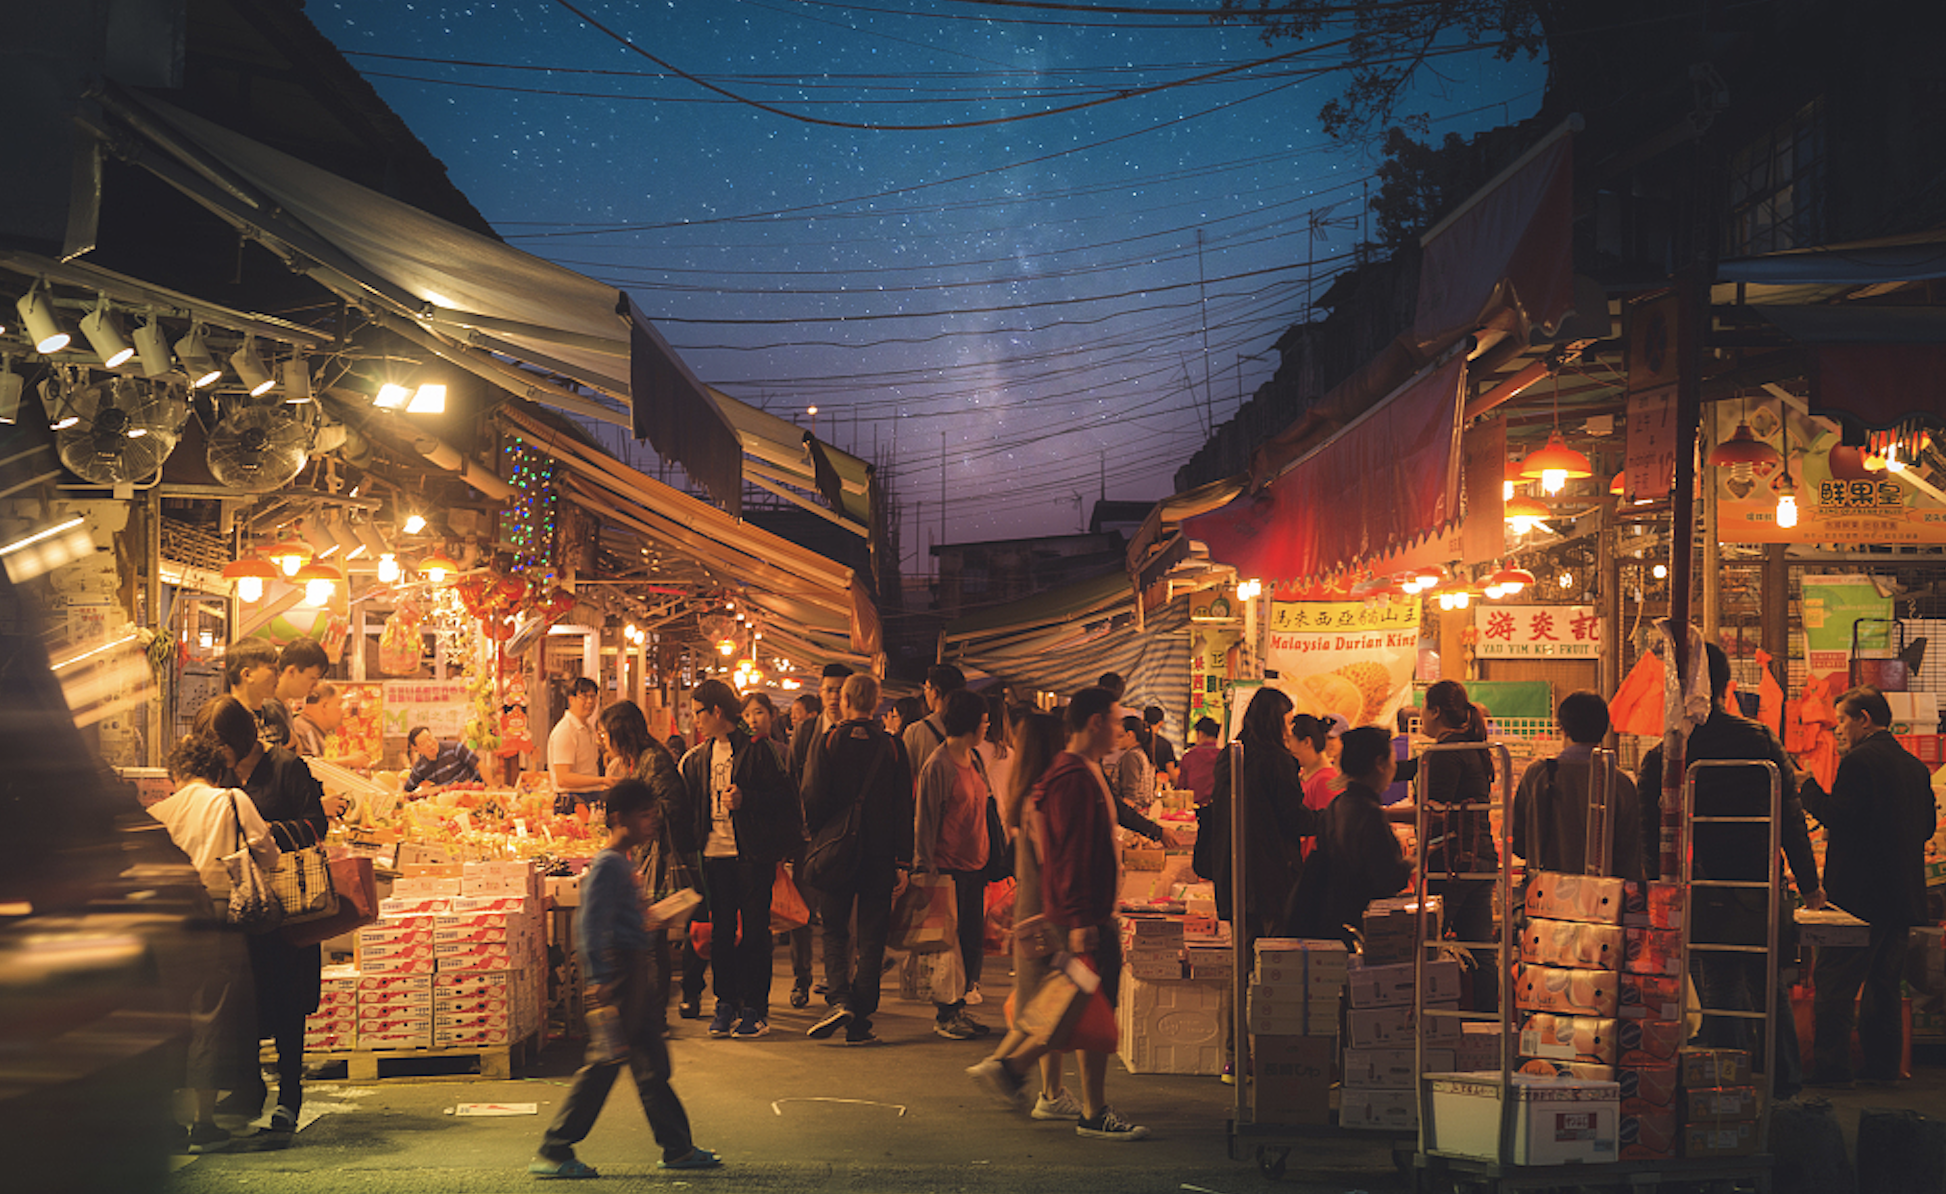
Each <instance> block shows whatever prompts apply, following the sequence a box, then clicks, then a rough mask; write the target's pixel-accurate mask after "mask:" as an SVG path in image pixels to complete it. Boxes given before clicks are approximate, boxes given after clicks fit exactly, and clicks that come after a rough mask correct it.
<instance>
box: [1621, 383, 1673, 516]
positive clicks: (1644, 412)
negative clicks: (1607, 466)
mask: <svg viewBox="0 0 1946 1194" xmlns="http://www.w3.org/2000/svg"><path fill="white" fill-rule="evenodd" d="M1627 451H1628V456H1627V469H1628V476H1627V477H1625V478H1624V479H1623V481H1622V487H1623V490H1624V491H1625V492H1626V493H1627V494H1628V495H1629V496H1630V497H1632V498H1634V499H1636V500H1637V501H1648V500H1650V499H1652V498H1661V497H1668V496H1669V486H1670V484H1671V483H1672V482H1673V481H1674V480H1675V477H1676V387H1674V386H1663V387H1661V388H1660V389H1655V390H1649V391H1647V392H1646V393H1641V394H1630V395H1629V396H1628V449H1627Z"/></svg>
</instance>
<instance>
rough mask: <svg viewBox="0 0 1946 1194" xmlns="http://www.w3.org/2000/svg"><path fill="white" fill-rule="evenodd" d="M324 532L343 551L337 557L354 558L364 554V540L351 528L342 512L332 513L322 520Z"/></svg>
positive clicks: (343, 558) (342, 558)
mask: <svg viewBox="0 0 1946 1194" xmlns="http://www.w3.org/2000/svg"><path fill="white" fill-rule="evenodd" d="M324 533H325V534H327V535H330V536H331V539H332V541H333V542H335V543H336V544H337V545H338V550H339V551H341V552H343V553H344V554H343V555H341V556H339V557H338V558H339V559H341V560H355V559H357V558H358V557H359V556H360V555H362V554H364V551H365V543H364V541H363V540H361V539H360V538H359V537H358V535H357V533H356V532H355V531H353V530H352V529H351V524H350V523H348V522H346V521H345V518H344V516H343V515H342V514H333V515H331V516H330V517H328V518H326V519H325V520H324Z"/></svg>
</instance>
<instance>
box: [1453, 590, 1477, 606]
mask: <svg viewBox="0 0 1946 1194" xmlns="http://www.w3.org/2000/svg"><path fill="white" fill-rule="evenodd" d="M1471 604H1473V594H1471V593H1469V592H1467V591H1466V590H1465V589H1461V590H1460V591H1459V592H1457V593H1455V594H1453V608H1454V609H1465V608H1466V607H1467V606H1469V605H1471Z"/></svg>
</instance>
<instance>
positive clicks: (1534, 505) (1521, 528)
mask: <svg viewBox="0 0 1946 1194" xmlns="http://www.w3.org/2000/svg"><path fill="white" fill-rule="evenodd" d="M1503 513H1504V517H1505V518H1506V520H1507V527H1508V529H1510V530H1512V531H1513V533H1514V534H1516V535H1525V534H1527V533H1528V532H1529V531H1532V530H1533V529H1534V528H1535V527H1538V526H1539V525H1541V523H1543V522H1545V521H1547V520H1548V519H1549V518H1552V517H1553V516H1554V512H1553V511H1552V510H1549V509H1548V508H1547V507H1546V506H1543V505H1542V504H1541V503H1540V502H1538V501H1536V500H1534V499H1533V498H1530V497H1517V498H1515V499H1514V500H1513V501H1511V502H1508V503H1507V504H1506V508H1505V510H1504V512H1503Z"/></svg>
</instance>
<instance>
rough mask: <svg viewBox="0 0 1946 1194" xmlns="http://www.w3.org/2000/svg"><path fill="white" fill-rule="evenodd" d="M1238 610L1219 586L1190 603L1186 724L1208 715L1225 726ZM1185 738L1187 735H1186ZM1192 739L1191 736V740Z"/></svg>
mask: <svg viewBox="0 0 1946 1194" xmlns="http://www.w3.org/2000/svg"><path fill="white" fill-rule="evenodd" d="M1240 619H1241V611H1240V610H1238V609H1237V608H1236V607H1235V604H1234V602H1233V601H1232V600H1231V598H1230V597H1229V596H1228V595H1227V594H1226V593H1225V591H1224V590H1221V589H1207V590H1205V591H1203V592H1201V593H1199V594H1197V595H1196V596H1195V597H1194V598H1192V599H1191V601H1190V606H1189V724H1190V725H1191V726H1194V725H1195V724H1196V723H1197V722H1198V721H1201V720H1202V719H1203V718H1205V717H1207V718H1210V719H1211V720H1213V721H1215V722H1216V724H1217V725H1219V726H1221V725H1227V724H1228V723H1229V718H1228V716H1227V715H1226V712H1225V706H1224V700H1225V697H1226V695H1227V694H1228V692H1229V687H1230V682H1231V681H1233V680H1234V679H1235V678H1236V648H1237V642H1238V640H1240V639H1241V638H1242V637H1243V626H1242V624H1241V620H1240ZM1185 737H1188V736H1187V735H1185ZM1192 740H1193V739H1192Z"/></svg>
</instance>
